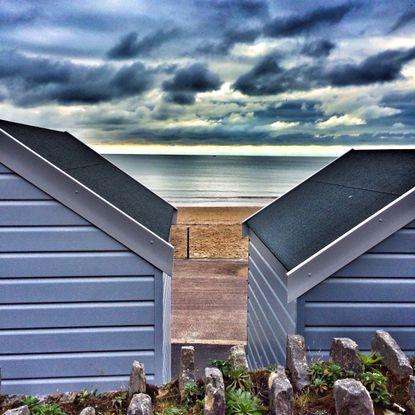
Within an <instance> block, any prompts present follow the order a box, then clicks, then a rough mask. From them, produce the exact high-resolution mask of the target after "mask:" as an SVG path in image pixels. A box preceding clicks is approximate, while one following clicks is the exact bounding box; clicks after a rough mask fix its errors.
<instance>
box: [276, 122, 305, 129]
mask: <svg viewBox="0 0 415 415" xmlns="http://www.w3.org/2000/svg"><path fill="white" fill-rule="evenodd" d="M297 125H300V123H299V122H298V121H293V122H287V121H275V122H273V123H272V124H270V125H269V126H270V127H271V128H275V129H277V130H285V129H287V128H292V127H296V126H297Z"/></svg>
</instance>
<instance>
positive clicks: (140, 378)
mask: <svg viewBox="0 0 415 415" xmlns="http://www.w3.org/2000/svg"><path fill="white" fill-rule="evenodd" d="M145 392H146V373H145V370H144V364H143V363H140V362H137V360H134V362H133V366H132V368H131V375H130V382H129V384H128V398H129V399H131V398H132V396H133V395H135V394H136V393H145Z"/></svg>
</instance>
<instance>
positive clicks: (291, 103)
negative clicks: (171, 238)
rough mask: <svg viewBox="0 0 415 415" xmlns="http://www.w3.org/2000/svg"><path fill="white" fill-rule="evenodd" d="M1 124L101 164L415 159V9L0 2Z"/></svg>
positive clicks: (173, 1) (321, 2) (154, 1)
mask: <svg viewBox="0 0 415 415" xmlns="http://www.w3.org/2000/svg"><path fill="white" fill-rule="evenodd" d="M0 114H1V118H5V119H9V120H13V121H17V122H24V123H30V124H36V125H41V126H45V127H49V128H57V129H63V130H69V131H71V132H73V133H74V134H75V135H77V136H78V137H80V138H82V139H83V140H84V141H86V142H87V143H89V144H92V145H100V146H99V148H100V149H101V150H103V151H111V152H112V151H127V152H128V151H136V149H137V148H139V149H140V148H141V149H143V147H142V145H147V146H149V147H147V148H151V149H156V151H158V150H157V149H159V150H160V151H162V149H163V147H162V146H172V145H174V146H177V148H185V147H184V146H198V147H196V149H197V150H196V152H197V151H199V150H198V149H202V148H203V146H222V145H225V146H228V147H227V148H228V149H231V150H230V151H231V152H232V151H233V150H234V151H235V153H236V152H238V149H240V148H246V147H245V146H264V147H261V148H267V149H272V148H274V149H284V148H295V149H303V152H307V151H308V149H311V148H314V147H315V148H320V149H329V151H330V149H333V148H337V147H338V146H347V147H350V146H359V145H364V146H388V145H393V146H405V145H412V146H415V1H413V0H360V1H352V2H351V1H348V0H341V1H336V0H331V1H327V0H315V1H309V0H268V1H266V0H100V1H99V2H96V1H88V0H83V1H78V0H70V1H66V0H59V1H55V0H37V1H35V0H1V8H0ZM114 145H116V147H115V146H114ZM135 145H139V147H135ZM150 145H151V146H150ZM111 146H114V147H111ZM229 146H231V147H229ZM287 146H288V147H287ZM252 148H254V147H252ZM138 151H141V150H138ZM144 151H146V150H144ZM200 151H202V150H200ZM228 151H229V150H228ZM267 151H268V150H267ZM322 151H323V150H322ZM323 152H324V151H323Z"/></svg>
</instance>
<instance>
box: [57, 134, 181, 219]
mask: <svg viewBox="0 0 415 415" xmlns="http://www.w3.org/2000/svg"><path fill="white" fill-rule="evenodd" d="M52 131H53V130H52ZM64 133H65V134H67V135H69V136H71V137H72V138H74V139H75V140H77V141H79V142H80V143H82V144H83V145H84V146H85V147H88V149H89V150H91V151H93V152H94V153H97V154H99V155H100V156H101V157H102V158H103V159H104V160H105V161H106V162H107V163H108V164H111V165H112V166H114V167H115V168H117V169H119V170H121V169H120V168H119V167H118V166H117V165H116V164H114V163H113V162H112V161H111V160H108V159H107V158H106V157H105V156H103V155H102V154H100V153H98V152H97V151H95V150H94V149H93V148H92V147H91V146H90V145H88V144H86V143H84V142H83V141H82V140H80V139H79V138H77V137H75V136H74V135H72V134H71V133H70V132H69V131H64ZM121 155H122V154H121ZM122 171H123V172H124V173H126V172H125V171H124V170H122ZM126 174H128V173H126ZM130 177H131V178H132V179H134V180H135V181H136V182H137V183H140V185H141V186H143V187H144V188H145V189H146V190H148V191H149V192H150V193H152V194H153V195H154V196H156V197H157V198H158V199H160V200H161V201H163V202H164V203H166V204H167V205H169V206H170V207H171V208H173V210H174V212H177V207H176V206H174V205H172V204H171V203H170V202H169V201H168V200H166V199H165V198H164V197H162V196H160V195H159V194H157V193H155V192H153V191H152V190H151V189H150V188H149V187H147V186H146V185H144V184H143V183H141V182H139V181H138V180H136V179H135V178H134V177H132V176H130ZM173 219H174V215H173ZM172 225H173V223H172Z"/></svg>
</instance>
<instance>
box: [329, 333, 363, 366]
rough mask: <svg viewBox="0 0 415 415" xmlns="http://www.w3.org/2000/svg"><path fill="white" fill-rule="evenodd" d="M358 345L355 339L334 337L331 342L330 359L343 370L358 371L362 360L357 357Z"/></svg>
mask: <svg viewBox="0 0 415 415" xmlns="http://www.w3.org/2000/svg"><path fill="white" fill-rule="evenodd" d="M358 352H359V347H358V345H357V343H356V342H355V341H353V340H352V339H349V338H347V337H335V338H334V339H333V342H332V344H331V350H330V361H331V362H333V363H335V364H336V365H338V366H340V367H341V368H343V369H344V370H351V371H353V372H354V373H359V372H360V370H361V369H362V361H361V360H360V357H359V353H358Z"/></svg>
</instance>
